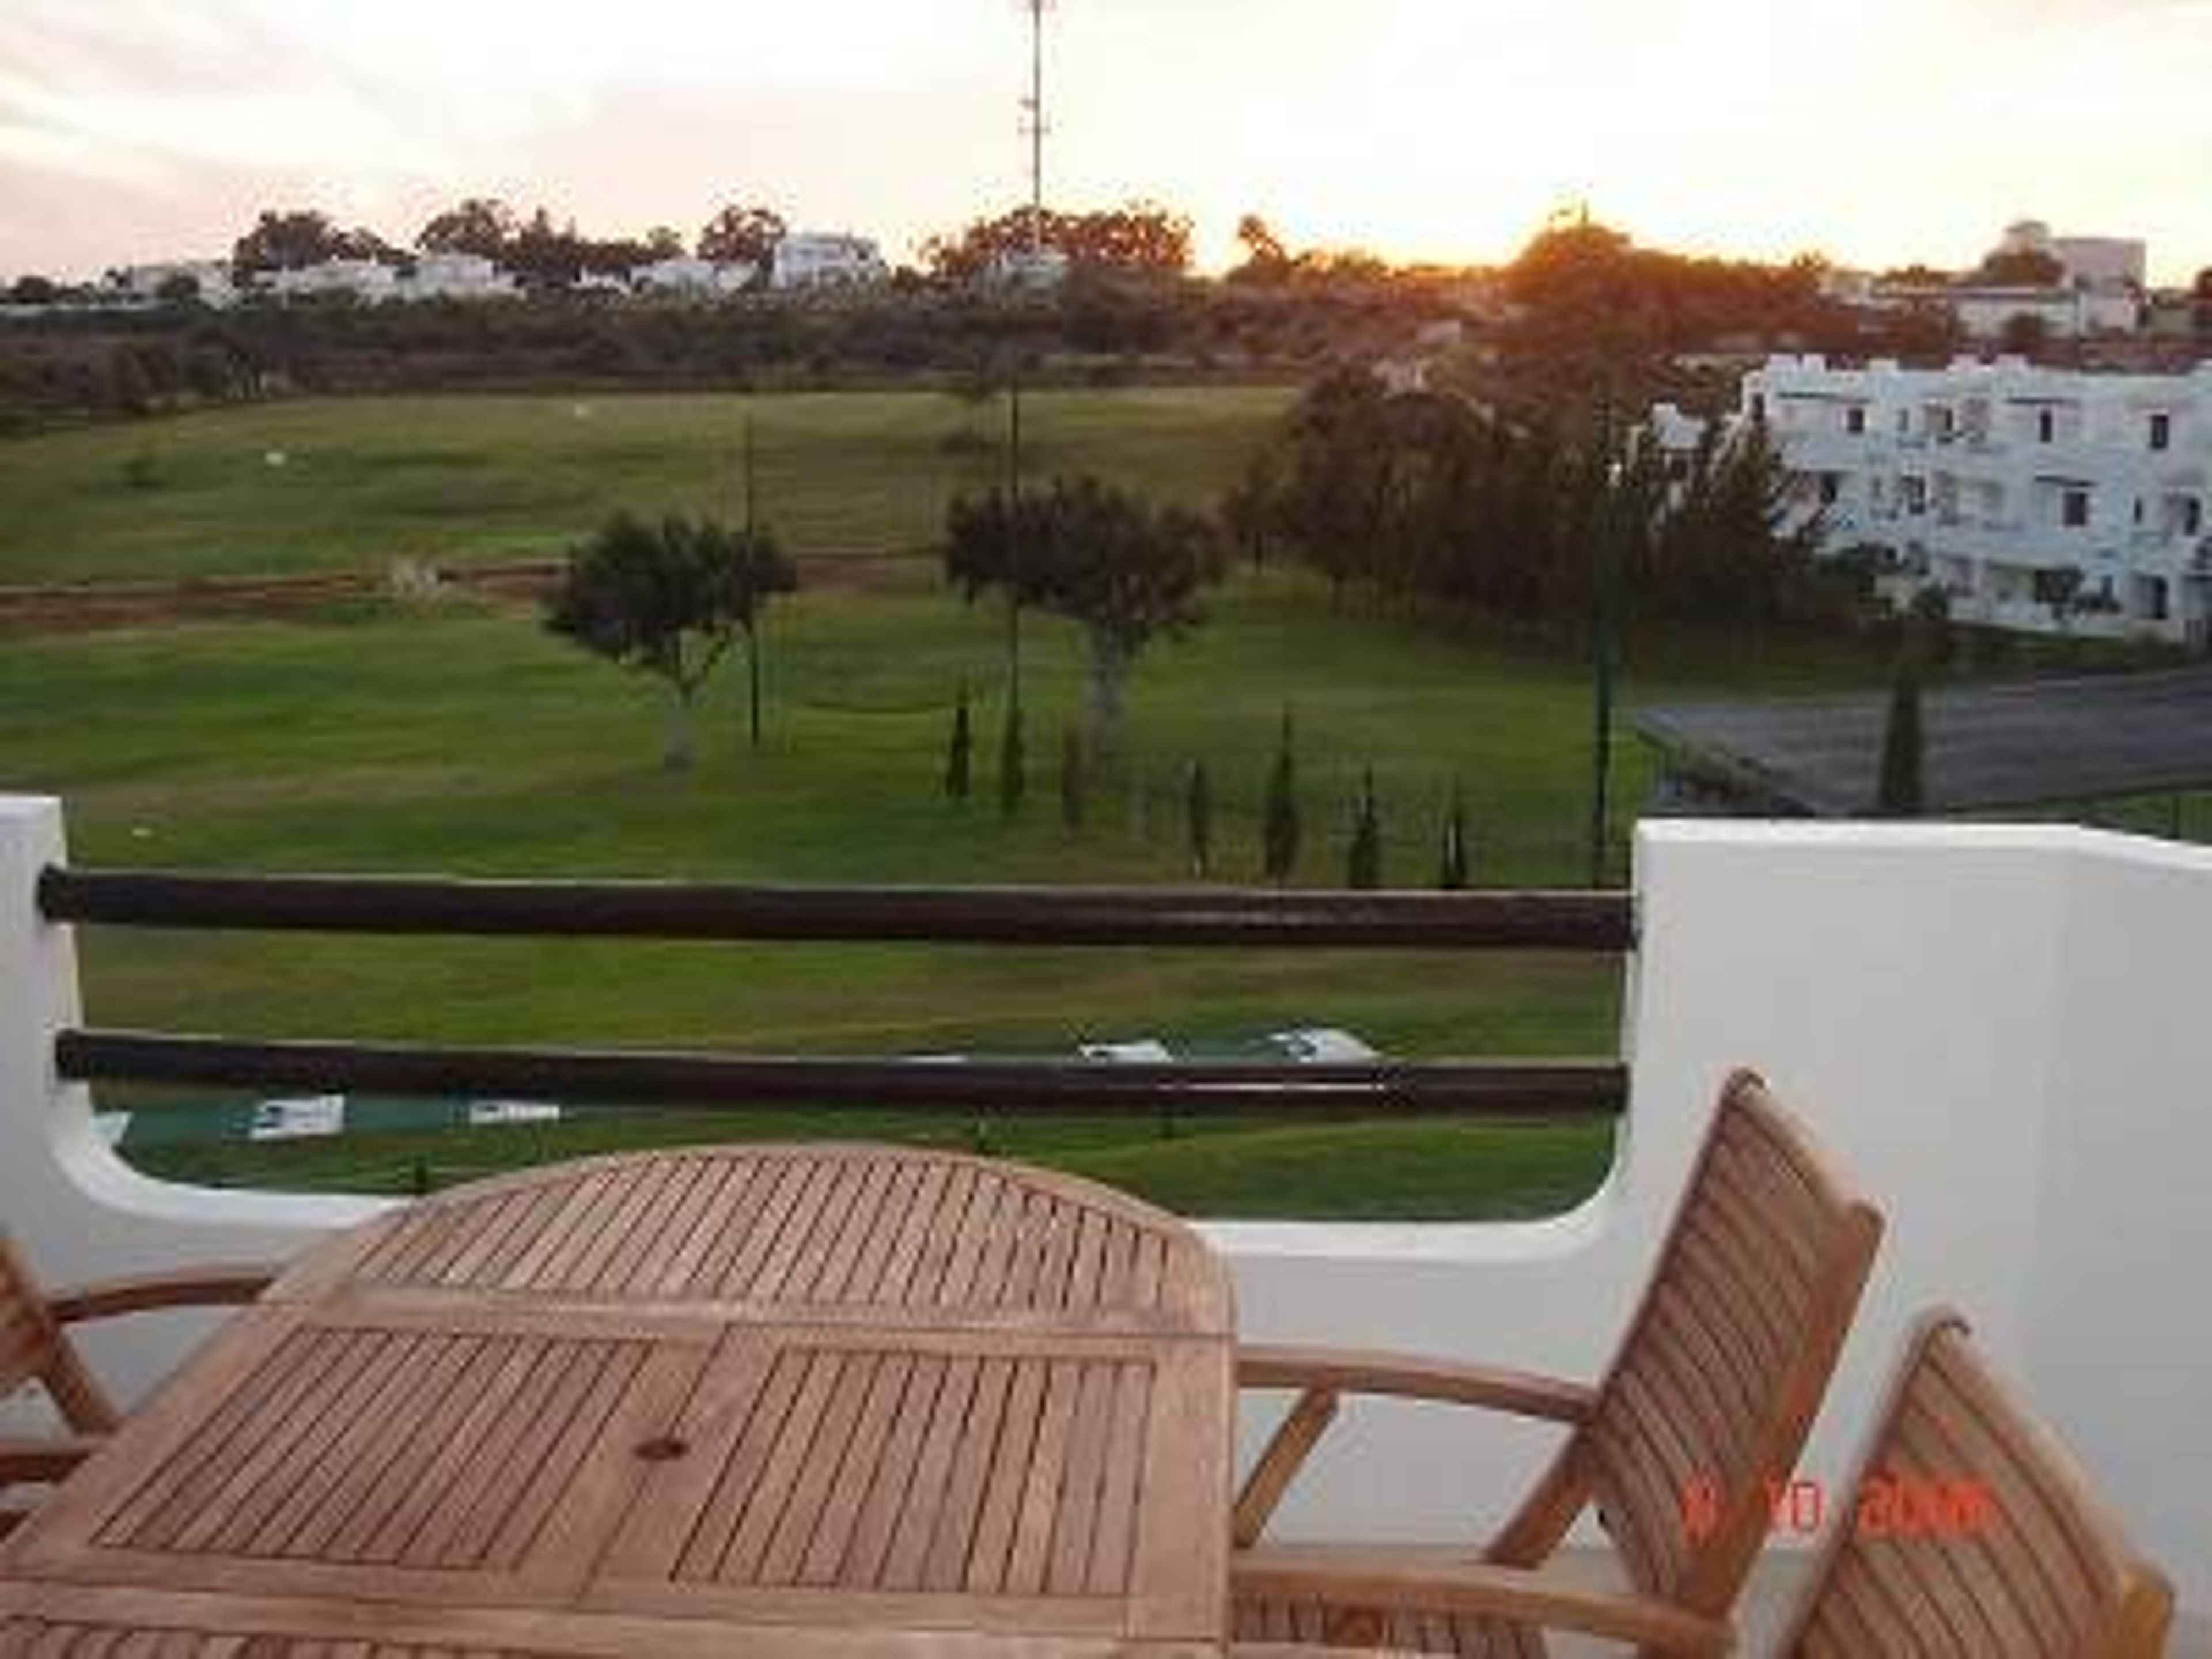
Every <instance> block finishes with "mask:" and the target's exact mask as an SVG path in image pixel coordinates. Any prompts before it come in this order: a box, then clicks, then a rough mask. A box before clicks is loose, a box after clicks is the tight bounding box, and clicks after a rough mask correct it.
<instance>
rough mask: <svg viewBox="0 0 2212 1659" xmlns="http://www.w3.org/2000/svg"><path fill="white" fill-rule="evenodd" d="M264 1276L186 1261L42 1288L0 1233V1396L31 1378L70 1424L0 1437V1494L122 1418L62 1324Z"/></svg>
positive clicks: (76, 1455)
mask: <svg viewBox="0 0 2212 1659" xmlns="http://www.w3.org/2000/svg"><path fill="white" fill-rule="evenodd" d="M273 1277H274V1274H273V1273H271V1272H270V1270H269V1269H267V1268H265V1267H192V1268H186V1269H184V1270H181V1271H179V1272H177V1273H149V1274H144V1275H141V1276H138V1277H135V1278H131V1279H106V1280H103V1281H101V1282H100V1283H98V1284H93V1285H81V1286H79V1287H77V1288H76V1289H75V1290H70V1291H62V1292H60V1293H59V1294H56V1295H51V1296H50V1295H48V1294H46V1292H45V1291H42V1290H41V1289H40V1285H39V1282H38V1279H37V1278H36V1277H35V1276H34V1275H33V1273H32V1272H31V1268H30V1265H29V1263H27V1261H24V1259H23V1255H22V1253H21V1251H20V1250H18V1249H16V1248H15V1241H14V1240H13V1239H11V1238H9V1237H8V1235H7V1234H6V1233H5V1232H0V1394H5V1393H9V1392H12V1391H13V1390H14V1389H16V1388H18V1387H20V1386H21V1384H23V1383H27V1382H29V1381H31V1380H32V1379H33V1378H36V1379H37V1380H38V1382H39V1383H41V1384H42V1385H43V1386H44V1387H45V1389H46V1395H47V1396H48V1398H50V1399H51V1400H52V1401H53V1404H54V1409H55V1410H56V1411H57V1412H58V1413H60V1414H61V1418H62V1420H63V1421H64V1422H65V1423H66V1424H68V1425H69V1426H70V1431H71V1432H70V1433H69V1434H66V1435H58V1436H52V1437H46V1438H30V1437H24V1436H21V1435H0V1492H5V1491H6V1490H7V1489H8V1488H9V1487H11V1486H20V1485H22V1484H25V1483H41V1484H43V1483H46V1482H50V1481H54V1480H60V1479H61V1478H62V1477H63V1476H64V1475H66V1474H68V1473H69V1472H70V1470H71V1469H73V1468H76V1466H77V1465H78V1464H79V1463H81V1462H83V1461H84V1459H85V1458H86V1457H87V1456H88V1455H91V1453H92V1452H94V1450H96V1449H98V1448H99V1445H100V1440H101V1438H102V1437H104V1436H106V1435H107V1434H110V1433H112V1431H114V1430H115V1428H116V1427H117V1426H118V1425H119V1424H120V1423H121V1422H122V1420H123V1414H122V1413H121V1412H119V1411H118V1410H117V1409H116V1406H115V1402H114V1401H112V1399H110V1398H109V1397H108V1394H107V1390H106V1389H103V1388H102V1387H100V1379H99V1378H97V1377H95V1376H94V1375H93V1374H92V1371H91V1369H90V1368H89V1367H88V1366H87V1365H86V1364H85V1363H84V1358H83V1356H82V1355H81V1354H79V1353H78V1352H77V1350H76V1344H75V1343H73V1342H71V1341H70V1337H69V1330H68V1327H70V1326H71V1325H74V1324H77V1323H79V1322H82V1321H84V1320H88V1319H107V1318H111V1317H112V1316H116V1315H118V1314H131V1313H146V1312H150V1311H152V1310H155V1309H160V1308H185V1307H198V1306H206V1305H235V1304H240V1303H246V1302H251V1301H252V1300H253V1299H254V1298H255V1297H258V1296H259V1295H260V1294H261V1292H262V1291H264V1290H265V1289H267V1288H268V1285H269V1283H270V1279H272V1278H273ZM22 1516H23V1510H21V1509H20V1508H9V1507H6V1506H4V1505H0V1534H4V1533H6V1532H7V1531H9V1529H10V1528H13V1527H14V1526H15V1523H16V1522H19V1521H21V1519H22Z"/></svg>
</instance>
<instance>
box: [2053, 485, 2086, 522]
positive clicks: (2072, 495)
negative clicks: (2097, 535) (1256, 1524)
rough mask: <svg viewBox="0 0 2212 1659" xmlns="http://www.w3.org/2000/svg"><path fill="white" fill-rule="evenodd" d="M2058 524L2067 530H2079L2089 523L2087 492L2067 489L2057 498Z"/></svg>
mask: <svg viewBox="0 0 2212 1659" xmlns="http://www.w3.org/2000/svg"><path fill="white" fill-rule="evenodd" d="M2058 522H2059V523H2061V524H2063V525H2064V526H2066V527H2067V528H2068V529H2069V530H2080V529H2081V528H2083V527H2084V526H2087V524H2088V522H2089V492H2088V491H2087V490H2086V489H2069V490H2068V491H2067V492H2066V493H2065V494H2064V495H2062V496H2061V497H2060V498H2059V501H2058Z"/></svg>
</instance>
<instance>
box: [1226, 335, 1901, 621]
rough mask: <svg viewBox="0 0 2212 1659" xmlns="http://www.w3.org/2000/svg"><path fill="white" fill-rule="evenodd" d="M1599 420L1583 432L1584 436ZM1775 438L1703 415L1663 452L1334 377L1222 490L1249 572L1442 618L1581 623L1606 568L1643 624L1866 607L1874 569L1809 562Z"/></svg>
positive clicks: (1828, 615) (1634, 436)
mask: <svg viewBox="0 0 2212 1659" xmlns="http://www.w3.org/2000/svg"><path fill="white" fill-rule="evenodd" d="M1586 424H1587V423H1586ZM1792 491H1793V485H1792V483H1791V481H1790V477H1789V475H1788V473H1787V472H1786V471H1785V469H1784V467H1783V465H1782V463H1781V459H1780V456H1779V454H1778V452H1777V450H1776V448H1775V447H1774V445H1773V443H1772V442H1771V440H1770V438H1769V436H1768V435H1767V433H1766V431H1765V428H1764V427H1763V425H1761V424H1759V423H1758V422H1753V423H1751V424H1750V425H1748V426H1744V427H1736V428H1730V427H1728V426H1724V425H1723V423H1722V422H1717V421H1716V422H1709V423H1708V425H1707V427H1706V429H1705V438H1704V440H1703V441H1702V442H1701V443H1700V444H1699V446H1698V447H1697V448H1696V449H1695V450H1694V451H1692V452H1691V453H1687V454H1669V453H1667V452H1666V451H1665V450H1664V449H1663V448H1662V447H1661V445H1660V444H1659V443H1658V441H1657V440H1656V435H1655V434H1654V433H1652V432H1651V431H1650V430H1649V429H1648V428H1641V427H1639V428H1635V429H1632V430H1631V429H1629V428H1627V427H1626V423H1625V422H1624V423H1623V431H1622V435H1620V436H1617V437H1616V436H1614V435H1613V434H1612V433H1610V432H1609V431H1608V432H1604V433H1601V434H1599V435H1595V437H1593V436H1592V435H1590V434H1589V433H1588V432H1587V431H1584V432H1583V433H1580V434H1577V433H1574V432H1571V431H1570V430H1568V429H1565V428H1563V427H1561V426H1559V425H1554V424H1552V423H1548V422H1543V421H1541V420H1539V421H1535V422H1521V421H1517V420H1515V419H1513V418H1511V417H1510V416H1505V415H1503V414H1501V413H1499V412H1498V411H1497V410H1492V409H1487V408H1485V407H1482V406H1480V405H1478V404H1474V403H1473V402H1471V401H1469V400H1468V399H1465V398H1457V397H1453V396H1449V395H1446V394H1438V393H1433V392H1412V393H1400V394H1395V395H1394V394H1392V393H1391V392H1389V391H1388V390H1386V388H1385V387H1384V386H1383V385H1382V384H1381V382H1379V381H1378V380H1376V377H1375V376H1374V375H1372V374H1369V373H1367V372H1365V371H1364V370H1360V369H1356V368H1347V369H1343V370H1340V371H1338V372H1335V373H1333V374H1328V375H1326V376H1324V377H1323V378H1322V379H1321V380H1318V381H1317V382H1316V383H1315V384H1314V385H1313V386H1311V387H1310V388H1309V390H1308V391H1307V392H1306V393H1305V394H1304V396H1303V397H1302V398H1301V399H1300V400H1299V402H1298V403H1297V405H1296V406H1295V407H1294V408H1293V409H1292V410H1291V412H1290V414H1289V415H1288V416H1287V417H1286V418H1285V422H1284V423H1283V426H1282V428H1280V430H1279V432H1278V433H1277V434H1276V435H1275V437H1274V439H1273V441H1272V442H1270V443H1269V444H1268V445H1267V447H1264V448H1263V449H1262V450H1261V452H1260V453H1258V454H1257V455H1256V456H1255V458H1254V459H1253V460H1252V462H1251V464H1250V465H1249V467H1248V468H1247V470H1246V471H1245V472H1244V474H1243V477H1241V478H1240V479H1239V480H1238V481H1237V483H1236V484H1235V485H1234V486H1233V487H1232V488H1231V489H1230V490H1229V491H1228V492H1227V494H1226V495H1225V497H1224V498H1223V501H1222V503H1221V507H1220V518H1221V520H1222V523H1223V526H1224V527H1225V532H1226V533H1227V534H1228V535H1229V537H1230V538H1231V540H1232V541H1233V543H1234V544H1236V545H1237V547H1238V548H1239V549H1241V550H1242V551H1243V553H1244V554H1245V556H1248V557H1249V558H1250V559H1251V560H1252V561H1253V562H1255V563H1257V562H1264V561H1265V560H1266V559H1267V558H1268V557H1269V556H1271V555H1273V554H1277V553H1280V554H1287V555H1289V556H1293V557H1296V558H1298V559H1301V560H1303V561H1304V562H1306V563H1308V564H1310V566H1312V567H1313V568H1315V569H1316V570H1317V571H1318V572H1319V573H1320V574H1322V576H1323V577H1324V578H1325V579H1326V580H1328V584H1329V586H1330V588H1331V590H1332V592H1333V594H1334V599H1335V601H1336V602H1337V603H1338V604H1339V605H1342V603H1343V602H1344V601H1345V599H1346V597H1347V596H1348V595H1350V594H1352V593H1353V592H1367V593H1369V594H1371V595H1373V596H1375V597H1376V598H1378V599H1383V600H1384V601H1387V602H1391V603H1395V604H1399V605H1403V606H1404V607H1406V608H1407V609H1410V610H1413V611H1417V612H1420V613H1425V614H1430V615H1433V616H1436V617H1439V618H1443V619H1449V618H1452V617H1465V616H1473V615H1482V616H1489V617H1499V618H1504V619H1507V620H1510V621H1516V622H1528V623H1554V624H1556V623H1574V622H1579V621H1580V620H1581V619H1583V618H1584V617H1588V616H1589V615H1590V614H1591V609H1592V606H1593V604H1594V602H1595V598H1596V583H1597V582H1598V580H1600V576H1601V571H1602V570H1603V568H1605V567H1604V564H1603V562H1602V561H1603V560H1604V559H1607V558H1609V559H1610V560H1611V561H1612V564H1613V569H1614V570H1616V571H1617V573H1618V575H1619V580H1620V589H1621V591H1622V592H1626V594H1628V595H1630V596H1632V602H1633V605H1634V607H1635V609H1636V611H1637V613H1638V615H1641V616H1645V617H1659V618H1667V619H1679V620H1686V621H1689V620H1694V621H1698V622H1702V623H1749V624H1760V623H1774V622H1789V621H1822V620H1833V619H1836V618H1838V617H1848V616H1853V615H1856V614H1857V612H1858V611H1859V608H1860V607H1861V605H1863V601H1864V598H1865V596H1866V593H1867V592H1868V580H1867V578H1866V575H1865V574H1864V573H1863V572H1860V571H1858V570H1857V569H1856V568H1852V567H1850V565H1848V564H1839V563H1838V562H1836V561H1833V560H1828V559H1821V558H1818V557H1816V555H1815V548H1816V547H1817V545H1818V539H1819V525H1818V520H1817V517H1815V516H1812V515H1808V514H1805V513H1802V512H1801V511H1799V510H1798V507H1797V504H1796V501H1795V500H1794V497H1793V494H1792Z"/></svg>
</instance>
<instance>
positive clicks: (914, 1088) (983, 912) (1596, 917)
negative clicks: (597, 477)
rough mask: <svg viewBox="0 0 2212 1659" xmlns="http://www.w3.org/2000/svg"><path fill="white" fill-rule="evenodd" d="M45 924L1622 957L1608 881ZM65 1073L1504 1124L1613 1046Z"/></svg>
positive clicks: (189, 913)
mask: <svg viewBox="0 0 2212 1659" xmlns="http://www.w3.org/2000/svg"><path fill="white" fill-rule="evenodd" d="M37 901H38V906H39V909H40V914H41V915H43V916H44V917H45V918H46V920H47V921H55V922H76V923H112V924H120V925H125V926H130V927H161V928H199V929H251V930H276V931H287V932H303V931H304V932H319V933H360V934H380V935H387V936H389V935H420V934H453V935H468V936H476V937H501V938H514V937H570V938H597V939H605V938H623V939H687V940H720V941H738V940H750V941H761V940H787V941H788V940H815V941H877V942H884V941H895V942H896V941H902V942H924V943H935V944H964V945H1062V946H1078V947H1131V946H1150V947H1198V948H1202V947H1237V948H1242V949H1248V950H1249V949H1254V948H1263V947H1287V948H1296V949H1319V948H1331V949H1343V948H1351V949H1395V950H1415V951H1470V950H1486V951H1572V952H1587V953H1601V954H1616V955H1617V954H1620V953H1621V952H1624V951H1627V950H1628V949H1629V948H1630V947H1631V946H1632V943H1633V939H1634V925H1633V918H1632V908H1631V905H1630V902H1629V900H1628V897H1627V896H1626V894H1622V893H1565V892H1538V893H1502V892H1484V893H1462V894H1441V893H1439V894H1426V893H1403V892H1398V893H1361V892H1298V893H1274V892H1251V891H1237V890H1176V889H1133V888H1119V889H1115V888H1104V889H1101V888H1092V889H1073V890H1070V889H1042V888H983V889H957V890H956V889H934V888H899V887H776V886H733V885H706V884H683V883H605V882H602V883H578V882H511V881H463V880H452V879H442V878H441V879H411V878H380V877H333V876H228V875H189V874H181V873H175V872H137V871H130V872H126V871H112V870H87V869H76V868H69V867H64V866H49V867H48V868H47V869H46V870H45V871H44V872H42V873H41V875H40V878H39V882H38V890H37ZM54 1062H55V1066H56V1069H57V1070H58V1073H59V1074H60V1075H61V1076H62V1077H64V1078H65V1079H70V1080H72V1081H76V1082H131V1083H164V1084H196V1085H229V1086H234V1087H242V1088H258V1089H277V1088H282V1089H300V1088H313V1089H332V1090H337V1089H343V1090H354V1091H377V1092H383V1093H392V1094H404V1095H433V1096H444V1095H455V1094H475V1095H489V1096H507V1097H518V1096H519V1097H550V1098H557V1099H563V1100H569V1101H574V1102H579V1103H594V1104H599V1105H603V1106H617V1107H619V1106H652V1107H656V1108H665V1107H670V1106H678V1107H682V1106H700V1107H724V1106H732V1105H741V1104H763V1103H774V1104H780V1105H806V1106H811V1107H823V1108H848V1109H872V1110H882V1109H904V1108H910V1107H911V1108H932V1107H945V1106H954V1107H963V1108H966V1107H974V1108H979V1109H981V1108H990V1109H997V1110H1009V1109H1021V1110H1024V1111H1040V1112H1054V1111H1084V1112H1108V1113H1112V1112H1117V1111H1128V1112H1146V1113H1152V1112H1158V1111H1160V1110H1163V1109H1175V1110H1177V1111H1184V1110H1188V1109H1192V1108H1205V1107H1218V1108H1224V1109H1247V1108H1249V1109H1264V1110H1266V1111H1267V1112H1269V1113H1275V1114H1294V1115H1344V1114H1364V1113H1377V1112H1380V1113H1387V1114H1389V1115H1404V1114H1413V1113H1452V1114H1477V1115H1494V1116H1515V1115H1541V1114H1551V1113H1557V1112H1560V1111H1585V1112H1598V1113H1618V1112H1619V1111H1620V1109H1621V1107H1622V1104H1623V1102H1624V1101H1625V1099H1626V1084H1627V1073H1626V1067H1625V1066H1623V1065H1622V1064H1621V1063H1620V1061H1619V1060H1612V1059H1607V1060H1573V1061H1555V1060H1542V1061H1535V1060H1454V1061H1431V1062H1421V1063H1416V1062H1398V1061H1381V1060H1377V1061H1372V1062H1368V1061H1362V1062H1355V1063H1348V1064H1347V1063H1318V1064H1308V1063H1283V1064H1269V1063H1247V1062H1233V1063H1223V1064H1203V1065H1200V1064H1182V1063H1159V1064H1153V1063H1128V1062H1121V1061H1115V1062H1111V1063H1102V1062H1099V1061H1096V1060H969V1061H965V1062H963V1063H960V1064H957V1065H948V1064H946V1063H945V1062H944V1061H942V1060H882V1059H860V1058H815V1057H791V1056H755V1055H733V1054H697V1053H687V1054H671V1053H639V1052H633V1051H611V1050H594V1049H579V1048H437V1047H429V1046H425V1045H416V1044H371V1043H360V1042H328V1041H313V1040H309V1041H295V1042H270V1041H243V1040H238V1039H232V1038H225V1037H216V1036H181V1035H172V1034H164V1033H153V1032H141V1031H121V1030H82V1029H70V1030H64V1031H62V1032H60V1033H59V1034H58V1036H57V1037H56V1039H55V1044H54Z"/></svg>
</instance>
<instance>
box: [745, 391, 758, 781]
mask: <svg viewBox="0 0 2212 1659" xmlns="http://www.w3.org/2000/svg"><path fill="white" fill-rule="evenodd" d="M756 483H757V479H756V475H755V473H754V471H753V417H752V411H751V410H746V411H745V558H746V560H747V561H748V562H750V563H753V564H755V565H757V563H758V562H759V544H757V542H756V541H755V540H754V532H755V531H756V529H757V526H758V524H759V518H758V514H757V510H756V508H755V505H754V503H755V499H756V497H757V494H758V491H757V489H756ZM760 604H761V599H760V595H759V594H758V593H755V594H754V595H753V598H752V608H751V614H750V618H749V620H748V621H747V622H746V623H745V682H746V697H745V725H746V729H747V731H748V732H750V735H751V738H752V746H753V747H754V748H756V749H757V748H759V747H760V744H761V638H760Z"/></svg>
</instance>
